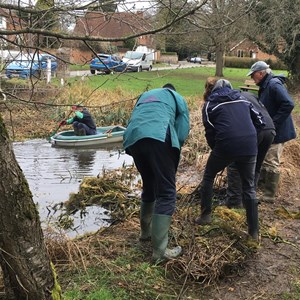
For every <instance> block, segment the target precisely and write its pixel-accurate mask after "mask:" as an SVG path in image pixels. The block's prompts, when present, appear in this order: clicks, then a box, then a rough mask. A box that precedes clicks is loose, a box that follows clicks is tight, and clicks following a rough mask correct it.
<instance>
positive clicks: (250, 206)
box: [244, 199, 259, 241]
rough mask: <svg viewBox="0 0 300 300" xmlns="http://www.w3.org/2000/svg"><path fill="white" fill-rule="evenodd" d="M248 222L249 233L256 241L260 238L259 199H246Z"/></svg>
mask: <svg viewBox="0 0 300 300" xmlns="http://www.w3.org/2000/svg"><path fill="white" fill-rule="evenodd" d="M244 206H245V209H246V217H247V224H248V234H249V235H250V236H251V237H252V238H253V239H254V240H256V241H258V239H259V225H258V201H257V199H246V200H245V201H244Z"/></svg>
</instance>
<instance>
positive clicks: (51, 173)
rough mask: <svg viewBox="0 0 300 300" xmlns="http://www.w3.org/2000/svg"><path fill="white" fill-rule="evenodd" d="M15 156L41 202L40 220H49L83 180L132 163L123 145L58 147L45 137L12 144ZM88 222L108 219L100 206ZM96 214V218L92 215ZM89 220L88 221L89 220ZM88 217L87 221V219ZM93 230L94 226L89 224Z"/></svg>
mask: <svg viewBox="0 0 300 300" xmlns="http://www.w3.org/2000/svg"><path fill="white" fill-rule="evenodd" d="M13 149H14V152H15V156H16V159H17V161H18V163H19V165H20V167H21V168H22V170H23V172H24V175H25V177H26V179H27V181H28V184H29V187H30V189H31V192H32V194H33V200H34V202H35V203H37V204H38V207H39V212H40V216H41V220H42V221H45V220H47V217H48V215H49V211H51V208H52V207H53V206H55V204H57V203H60V202H65V201H66V200H68V198H69V194H70V193H71V192H77V191H78V188H79V185H80V182H81V181H82V179H83V178H84V177H86V176H93V177H95V176H97V175H101V174H102V171H103V169H106V170H113V169H116V168H119V167H121V166H122V165H123V164H131V163H132V159H131V157H130V156H128V155H126V154H125V153H124V152H123V151H122V148H121V145H120V144H119V145H113V146H112V147H110V148H106V149H100V148H99V149H76V148H73V149H70V148H55V147H51V144H50V143H48V142H47V141H45V140H30V141H26V142H17V143H13ZM87 213H88V214H89V217H88V218H86V220H85V222H89V223H91V220H92V219H93V218H94V219H98V221H97V222H98V223H97V225H96V226H97V228H99V216H100V219H101V217H102V219H105V218H107V216H106V215H105V211H104V210H103V209H102V208H100V209H98V208H90V209H89V210H88V211H87ZM92 215H94V217H91V216H92ZM88 219H89V220H88ZM87 220H88V221H87ZM87 226H89V227H91V229H90V228H88V229H87V230H94V228H93V225H92V224H89V225H87Z"/></svg>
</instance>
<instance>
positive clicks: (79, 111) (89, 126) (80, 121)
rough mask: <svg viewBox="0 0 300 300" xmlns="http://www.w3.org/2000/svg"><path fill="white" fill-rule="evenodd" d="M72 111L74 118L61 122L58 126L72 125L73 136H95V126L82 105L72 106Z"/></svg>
mask: <svg viewBox="0 0 300 300" xmlns="http://www.w3.org/2000/svg"><path fill="white" fill-rule="evenodd" d="M72 111H73V112H74V113H75V116H74V117H71V118H69V119H68V120H64V121H62V122H61V123H60V124H59V125H60V126H62V125H69V124H72V125H73V128H74V132H75V135H93V134H96V133H97V131H96V124H95V121H94V120H93V118H92V116H91V114H90V112H89V111H88V110H87V109H86V108H85V107H83V106H82V105H73V106H72Z"/></svg>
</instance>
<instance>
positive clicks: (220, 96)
mask: <svg viewBox="0 0 300 300" xmlns="http://www.w3.org/2000/svg"><path fill="white" fill-rule="evenodd" d="M240 97H241V92H240V91H238V90H232V89H231V88H229V87H224V88H219V89H217V90H215V91H213V92H212V93H211V94H210V95H209V97H208V98H207V101H211V102H218V103H221V102H227V101H234V100H238V99H239V98H240Z"/></svg>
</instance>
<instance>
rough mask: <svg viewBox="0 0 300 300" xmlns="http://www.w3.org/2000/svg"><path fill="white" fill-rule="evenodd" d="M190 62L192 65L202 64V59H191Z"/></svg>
mask: <svg viewBox="0 0 300 300" xmlns="http://www.w3.org/2000/svg"><path fill="white" fill-rule="evenodd" d="M190 62H192V63H194V64H201V63H202V58H201V57H191V58H190Z"/></svg>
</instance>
